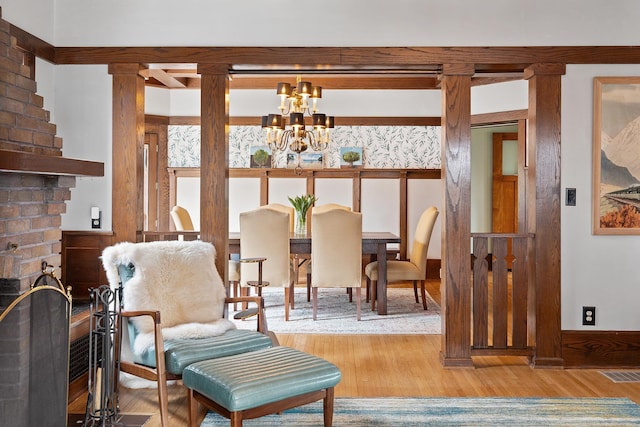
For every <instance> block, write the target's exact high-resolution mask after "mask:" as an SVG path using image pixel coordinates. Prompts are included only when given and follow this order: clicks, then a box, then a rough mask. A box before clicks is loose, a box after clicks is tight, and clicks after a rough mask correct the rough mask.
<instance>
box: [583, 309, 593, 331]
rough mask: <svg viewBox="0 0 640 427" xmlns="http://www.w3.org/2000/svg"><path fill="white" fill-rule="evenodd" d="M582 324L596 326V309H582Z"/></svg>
mask: <svg viewBox="0 0 640 427" xmlns="http://www.w3.org/2000/svg"><path fill="white" fill-rule="evenodd" d="M582 324H583V325H585V326H595V325H596V308H595V307H582Z"/></svg>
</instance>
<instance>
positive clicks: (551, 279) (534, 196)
mask: <svg viewBox="0 0 640 427" xmlns="http://www.w3.org/2000/svg"><path fill="white" fill-rule="evenodd" d="M565 71H566V67H565V65H564V64H534V65H531V66H530V67H528V68H527V69H526V70H525V76H524V77H525V79H527V80H528V81H529V135H528V136H529V179H530V181H529V183H533V182H535V188H532V189H531V191H529V192H528V194H527V198H528V200H527V204H528V206H529V207H530V209H529V214H528V217H527V221H528V224H527V226H528V231H529V232H530V233H534V234H535V244H534V245H535V251H534V253H535V263H532V264H533V267H534V271H533V272H531V273H533V280H534V282H533V285H532V288H533V291H534V292H535V293H534V294H532V299H533V300H534V301H535V304H534V307H532V308H533V311H532V312H531V311H530V312H529V317H530V318H531V317H532V316H533V317H534V319H533V323H534V324H535V353H534V356H533V359H532V360H531V363H532V365H533V366H535V367H561V366H562V365H563V360H562V330H561V306H560V253H561V251H560V249H561V248H560V206H561V189H560V116H561V114H560V107H561V103H560V101H561V100H560V95H561V81H562V75H563V74H564V73H565ZM543 165H544V167H538V166H543Z"/></svg>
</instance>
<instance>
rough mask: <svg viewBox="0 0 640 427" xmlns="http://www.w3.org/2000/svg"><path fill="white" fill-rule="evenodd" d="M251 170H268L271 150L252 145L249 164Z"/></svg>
mask: <svg viewBox="0 0 640 427" xmlns="http://www.w3.org/2000/svg"><path fill="white" fill-rule="evenodd" d="M250 167H252V168H268V167H271V149H269V147H267V146H264V145H254V146H252V147H251V164H250Z"/></svg>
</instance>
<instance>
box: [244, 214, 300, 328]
mask: <svg viewBox="0 0 640 427" xmlns="http://www.w3.org/2000/svg"><path fill="white" fill-rule="evenodd" d="M289 222H290V220H289V214H287V213H285V212H281V211H278V210H275V209H261V208H258V209H254V210H252V211H248V212H242V213H240V258H241V259H243V260H245V259H250V258H266V260H265V261H264V262H263V263H262V280H263V281H264V282H268V286H269V287H280V288H284V313H285V314H284V318H285V320H289V307H290V301H291V296H292V293H293V285H294V280H293V278H294V276H293V269H292V266H291V252H290V249H289ZM258 268H259V263H249V262H241V263H240V286H241V288H242V290H243V293H245V294H246V293H248V288H249V284H248V282H249V281H254V282H257V281H258Z"/></svg>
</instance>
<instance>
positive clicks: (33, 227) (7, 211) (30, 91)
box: [0, 10, 104, 426]
mask: <svg viewBox="0 0 640 427" xmlns="http://www.w3.org/2000/svg"><path fill="white" fill-rule="evenodd" d="M14 31H21V30H19V29H17V28H15V27H13V26H12V25H11V24H10V23H8V22H6V21H4V20H3V19H1V10H0V315H2V313H3V312H4V311H5V309H6V308H7V306H9V305H10V304H11V302H12V301H14V300H15V299H16V298H18V297H19V296H20V295H23V294H25V293H27V292H28V291H29V289H30V287H31V285H32V284H33V283H34V281H35V280H36V279H37V278H38V276H39V275H40V274H41V273H42V264H43V262H46V264H48V265H52V266H53V267H54V268H55V274H56V276H58V277H61V275H60V264H61V254H60V253H61V237H62V231H61V229H60V224H61V214H63V213H64V212H65V210H66V205H65V202H66V201H67V200H69V199H70V197H71V191H70V188H72V187H74V186H75V179H76V178H75V176H76V175H89V176H102V175H103V168H104V166H103V165H102V164H101V163H96V162H86V161H82V160H75V159H68V158H64V157H63V156H62V139H61V138H60V137H57V136H56V126H55V124H53V123H50V121H49V119H50V113H49V111H47V110H45V109H44V108H43V105H44V102H43V101H44V100H43V98H42V97H41V96H39V95H37V94H36V89H37V87H36V81H35V78H34V75H35V73H34V64H35V59H34V58H35V57H34V55H33V54H32V53H30V51H29V49H24V48H23V46H19V45H18V42H17V38H16V36H15V35H14ZM21 34H24V33H23V32H21ZM34 40H35V38H33V37H32V36H31V41H34ZM35 42H36V43H37V44H38V45H40V46H42V45H46V43H45V42H42V41H41V40H35ZM35 311H37V312H35ZM7 313H9V312H7ZM52 313H54V314H52ZM55 313H56V311H55V310H49V309H47V308H45V309H38V310H36V309H35V307H27V308H26V309H25V308H21V309H20V310H19V313H18V314H17V315H14V314H13V313H11V316H6V318H5V321H7V322H13V323H14V324H13V325H9V327H8V328H7V325H6V324H5V325H3V328H2V329H0V330H3V331H5V333H1V334H0V348H2V349H3V352H1V354H0V413H2V417H1V418H3V419H5V420H10V422H11V423H12V424H11V425H15V426H20V425H27V420H28V418H29V414H28V413H25V412H26V411H28V409H27V408H26V405H25V402H26V400H25V396H30V394H29V389H30V382H33V380H34V379H33V376H34V372H38V371H37V370H36V371H34V367H33V366H31V365H33V363H32V360H33V359H32V358H33V352H32V351H31V348H33V344H34V342H33V341H34V340H37V339H38V338H36V337H39V336H40V337H42V331H34V327H33V326H34V323H36V322H34V320H33V319H37V320H38V323H39V322H40V321H41V319H40V318H41V317H46V316H48V315H53V316H55ZM58 313H59V314H60V312H58ZM61 314H62V315H63V316H64V312H62V313H61ZM34 316H35V317H34ZM45 323H46V324H49V325H57V324H59V323H58V322H57V319H45ZM6 331H9V333H6ZM57 332H59V331H52V332H51V333H50V335H51V334H53V335H56V333H57ZM45 341H46V340H45ZM67 346H68V344H67ZM68 350H69V349H68V348H63V349H61V352H62V353H61V354H66V356H65V357H66V359H65V360H67V362H66V363H67V366H68ZM56 357H57V356H56V355H55V354H52V355H51V359H55V358H56ZM46 377H47V375H42V376H40V377H39V378H38V380H39V379H40V378H42V380H43V381H45V378H46ZM36 384H38V383H37V381H36ZM42 386H43V384H39V385H37V387H38V388H40V387H42ZM31 389H32V391H33V385H32V387H31ZM65 398H66V396H65ZM64 410H65V413H66V407H65V408H64ZM0 425H4V424H2V422H0Z"/></svg>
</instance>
